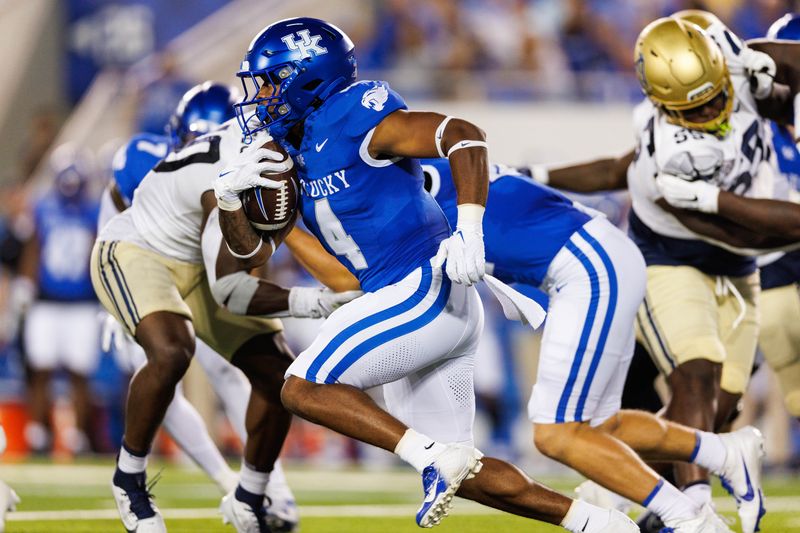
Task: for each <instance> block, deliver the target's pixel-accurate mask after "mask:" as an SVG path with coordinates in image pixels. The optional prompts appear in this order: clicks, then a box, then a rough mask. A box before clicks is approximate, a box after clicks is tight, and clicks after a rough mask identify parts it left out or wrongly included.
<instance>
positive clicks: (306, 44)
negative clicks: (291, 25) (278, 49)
mask: <svg viewBox="0 0 800 533" xmlns="http://www.w3.org/2000/svg"><path fill="white" fill-rule="evenodd" d="M294 35H295V34H293V33H290V34H289V35H284V36H283V37H281V41H283V42H284V43H285V44H286V46H287V47H288V48H289V50H299V51H300V55H301V56H303V59H305V58H307V57H311V52H314V55H315V56H321V55H322V54H327V53H328V49H327V48H325V47H324V46H320V45H319V41H320V39H322V36H321V35H311V34H310V33H309V31H308V30H300V31H298V32H297V35H298V36H299V37H300V40H299V41H295V39H294Z"/></svg>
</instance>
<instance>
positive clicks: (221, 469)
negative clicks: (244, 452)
mask: <svg viewBox="0 0 800 533" xmlns="http://www.w3.org/2000/svg"><path fill="white" fill-rule="evenodd" d="M164 428H165V429H166V430H167V431H168V432H169V434H170V435H172V438H173V439H175V442H176V443H177V444H178V446H179V447H180V448H181V449H182V450H183V451H184V452H185V453H186V455H188V456H189V457H191V458H192V461H194V462H195V463H197V466H199V467H200V468H201V469H202V470H203V472H205V473H206V474H207V475H208V477H210V478H211V479H213V480H214V482H215V483H216V484H217V485H218V486H219V487H220V489H221V490H223V491H224V493H225V494H227V493H228V492H230V491H231V490H232V488H231V487H230V484H231V481H233V488H235V487H236V480H237V476H236V474H235V473H234V472H233V471H232V470H231V469H230V467H229V466H228V463H226V462H225V459H224V458H223V457H222V454H221V453H220V452H219V449H218V448H217V446H216V444H214V441H213V440H211V436H210V435H209V434H208V429H207V428H206V424H205V422H203V418H202V417H201V416H200V413H198V412H197V409H195V408H194V406H193V405H192V404H191V403H189V400H187V399H186V396H184V395H183V391H182V389H181V388H180V387H178V388H176V390H175V397H174V398H173V399H172V403H170V404H169V407H167V412H166V414H165V415H164ZM226 489H227V490H226Z"/></svg>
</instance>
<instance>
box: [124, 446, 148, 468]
mask: <svg viewBox="0 0 800 533" xmlns="http://www.w3.org/2000/svg"><path fill="white" fill-rule="evenodd" d="M117 468H119V469H120V470H122V471H123V472H125V473H126V474H139V473H140V472H144V471H145V470H146V469H147V455H134V454H133V453H132V452H131V451H130V450H128V448H126V447H125V443H123V444H122V447H121V448H120V450H119V458H118V459H117Z"/></svg>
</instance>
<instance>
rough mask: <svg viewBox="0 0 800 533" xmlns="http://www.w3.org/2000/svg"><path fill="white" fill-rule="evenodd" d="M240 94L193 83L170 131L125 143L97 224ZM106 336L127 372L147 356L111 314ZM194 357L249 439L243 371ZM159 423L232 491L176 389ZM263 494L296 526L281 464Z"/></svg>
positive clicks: (284, 524)
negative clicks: (165, 133) (166, 158)
mask: <svg viewBox="0 0 800 533" xmlns="http://www.w3.org/2000/svg"><path fill="white" fill-rule="evenodd" d="M238 98H239V94H238V90H236V89H234V88H231V87H228V86H226V85H223V84H220V83H214V82H210V81H207V82H204V83H201V84H199V85H196V86H195V87H193V88H192V89H190V90H189V91H187V93H186V94H185V95H184V96H183V98H182V99H181V101H180V102H179V104H178V106H177V108H176V110H175V113H174V114H173V115H172V117H171V119H170V121H169V123H168V124H167V128H166V130H167V135H163V136H162V135H154V134H150V133H141V134H138V135H135V136H134V137H133V138H131V140H130V141H128V143H127V144H125V145H124V146H122V147H121V148H120V149H119V150H118V151H117V153H116V155H115V157H114V161H113V163H112V165H113V180H112V181H111V182H110V183H109V185H108V187H107V188H106V191H105V192H104V194H103V196H102V198H101V209H100V217H99V221H98V226H99V227H100V228H102V226H104V225H105V223H106V222H108V220H109V219H110V218H111V217H113V216H114V215H115V214H117V213H119V212H121V211H124V210H125V209H127V207H128V206H129V205H130V203H131V201H132V199H133V195H134V192H135V191H136V189H137V188H138V186H139V184H140V183H141V182H142V180H143V179H144V177H145V175H147V173H148V172H149V171H150V170H151V169H152V168H153V167H154V166H156V164H157V163H158V162H159V161H161V160H162V159H163V158H164V157H165V156H166V155H167V154H168V153H169V152H172V151H177V150H179V149H180V148H181V147H183V146H184V145H186V144H187V143H189V142H191V141H192V140H194V139H195V138H196V137H198V136H200V135H204V134H206V133H208V132H209V131H211V130H213V129H215V128H217V127H218V126H219V125H221V124H222V123H224V122H226V121H228V120H230V119H232V118H234V110H233V104H234V103H235V102H236V101H237V100H238ZM103 339H104V345H105V346H104V347H105V349H108V348H109V347H110V345H111V340H113V341H114V346H115V355H116V356H117V360H118V361H119V362H120V366H122V367H123V369H124V370H126V371H128V372H129V373H130V374H133V373H135V372H136V371H137V370H138V369H139V368H140V367H141V366H142V365H143V364H144V363H145V361H146V356H145V353H144V351H143V350H142V348H141V347H140V346H139V345H138V344H136V342H135V341H134V340H133V339H132V338H130V337H129V336H128V335H127V334H126V333H125V332H124V329H123V328H122V326H121V325H120V324H119V322H117V320H116V319H114V318H113V317H112V316H111V315H108V318H107V320H106V322H105V330H104V332H103ZM195 357H196V358H197V360H198V361H199V362H200V365H201V366H202V367H203V370H204V371H205V373H206V375H207V376H208V380H209V383H210V384H211V386H212V388H213V389H214V391H215V392H216V393H217V395H218V396H219V398H220V400H221V401H222V405H223V408H224V409H225V412H226V414H227V416H228V418H229V420H230V421H231V424H232V426H233V428H234V430H235V431H236V433H237V435H238V436H239V438H240V439H241V441H242V442H243V443H244V442H246V440H247V431H246V430H245V411H246V409H247V400H248V397H249V395H250V382H249V381H247V379H246V378H245V377H244V375H243V374H242V373H241V371H239V370H238V369H236V368H235V367H234V366H233V365H232V364H231V363H229V362H228V361H227V360H225V358H223V357H221V356H220V355H219V354H217V353H216V352H214V351H213V350H211V348H209V347H208V345H206V344H205V343H203V342H202V341H200V340H198V342H197V346H196V349H195ZM164 428H165V429H166V430H167V431H168V432H169V433H170V435H171V436H172V438H173V439H175V441H176V443H177V444H178V446H180V447H181V449H182V450H184V451H185V452H186V453H187V455H189V457H191V458H192V459H193V460H194V461H195V462H196V463H197V464H198V466H200V468H201V469H203V471H204V472H206V474H208V476H209V477H210V478H211V479H212V480H214V482H215V483H216V484H217V486H218V487H219V488H220V490H221V491H222V493H223V494H227V493H228V492H231V491H232V490H233V489H235V487H236V484H237V482H238V476H237V475H236V474H235V473H234V472H233V471H232V470H231V469H230V467H229V466H228V464H227V462H226V461H225V459H224V458H223V457H222V454H221V453H220V452H219V450H218V449H217V447H216V445H215V444H214V441H213V440H212V438H211V436H210V435H209V434H208V430H207V428H206V426H205V423H204V422H203V419H202V417H201V416H200V414H199V413H198V412H197V410H196V409H195V408H194V406H193V405H192V404H191V403H190V402H189V401H188V400H187V399H186V397H185V396H184V395H183V391H182V389H181V388H180V387H178V388H177V389H176V391H175V396H174V398H173V400H172V402H171V403H170V405H169V407H168V408H167V411H166V414H165V415H164ZM265 496H266V497H267V498H269V505H268V509H267V517H266V522H267V524H269V526H270V528H271V529H272V530H273V531H275V532H279V531H294V530H296V529H297V527H298V524H299V516H298V512H297V505H296V503H295V499H294V495H293V494H292V491H291V488H290V487H289V485H288V483H287V482H286V477H285V475H284V473H283V468H282V466H281V465H280V463H279V462H276V464H275V469H274V470H273V472H272V475H271V476H270V481H269V484H268V485H267V490H266V495H265Z"/></svg>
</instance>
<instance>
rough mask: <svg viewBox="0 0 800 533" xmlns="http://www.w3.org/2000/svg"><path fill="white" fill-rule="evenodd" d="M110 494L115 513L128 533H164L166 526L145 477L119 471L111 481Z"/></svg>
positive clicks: (142, 474)
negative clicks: (115, 507)
mask: <svg viewBox="0 0 800 533" xmlns="http://www.w3.org/2000/svg"><path fill="white" fill-rule="evenodd" d="M111 492H112V493H113V494H114V501H115V502H116V503H117V511H119V517H120V518H121V519H122V524H123V525H124V526H125V530H126V531H128V533H166V532H167V526H166V525H165V524H164V517H162V516H161V511H159V510H158V507H156V506H155V504H154V503H153V498H152V496H151V495H150V491H149V490H148V488H147V486H146V484H145V475H144V473H141V474H135V475H134V474H122V473H121V472H120V471H119V470H117V471H116V472H115V473H114V479H112V480H111Z"/></svg>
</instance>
